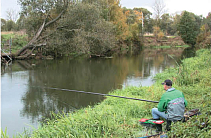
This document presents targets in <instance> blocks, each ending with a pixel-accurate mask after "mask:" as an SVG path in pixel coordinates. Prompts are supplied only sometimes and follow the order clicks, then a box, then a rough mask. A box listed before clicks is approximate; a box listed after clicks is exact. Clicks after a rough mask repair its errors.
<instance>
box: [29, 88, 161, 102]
mask: <svg viewBox="0 0 211 138" xmlns="http://www.w3.org/2000/svg"><path fill="white" fill-rule="evenodd" d="M32 87H39V88H44V89H51V90H61V91H69V92H78V93H85V94H93V95H101V96H111V97H118V98H124V99H131V100H137V101H145V102H151V103H159V101H152V100H145V99H138V98H131V97H124V96H117V95H110V94H103V93H94V92H85V91H78V90H69V89H62V88H52V87H40V86H32Z"/></svg>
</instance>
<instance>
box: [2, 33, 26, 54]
mask: <svg viewBox="0 0 211 138" xmlns="http://www.w3.org/2000/svg"><path fill="white" fill-rule="evenodd" d="M10 39H12V46H11V53H13V54H14V53H16V52H17V51H18V50H20V49H21V48H22V47H23V46H25V45H26V44H27V43H28V36H27V35H26V34H25V33H24V32H1V48H2V49H4V51H5V52H6V53H9V40H10Z"/></svg>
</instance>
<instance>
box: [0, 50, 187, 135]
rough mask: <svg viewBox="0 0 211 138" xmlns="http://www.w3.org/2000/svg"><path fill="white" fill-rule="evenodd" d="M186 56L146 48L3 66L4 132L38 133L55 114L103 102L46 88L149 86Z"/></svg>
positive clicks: (95, 97)
mask: <svg viewBox="0 0 211 138" xmlns="http://www.w3.org/2000/svg"><path fill="white" fill-rule="evenodd" d="M186 51H187V50H184V48H171V49H144V50H142V51H141V52H140V53H139V54H136V55H131V54H128V55H124V56H115V57H113V58H96V59H95V58H92V59H84V58H76V59H68V58H65V59H58V60H27V61H22V60H19V61H13V63H12V65H10V66H7V67H5V66H2V67H1V128H2V129H3V131H5V129H6V128H7V132H8V134H9V136H13V135H16V134H18V133H22V132H24V130H30V129H31V128H32V127H34V128H37V127H38V125H40V122H43V121H44V120H45V119H47V118H50V117H51V113H52V112H54V113H61V112H64V113H68V112H72V111H75V110H77V109H80V108H82V107H86V106H88V105H94V104H95V103H99V102H101V101H102V100H103V99H104V97H103V96H99V95H90V94H83V93H76V92H65V91H60V90H51V89H45V88H43V87H54V88H55V87H56V88H65V89H70V90H81V91H88V92H96V93H108V92H109V91H112V90H115V89H124V88H125V87H128V86H150V85H152V84H153V83H154V82H153V79H152V78H153V76H155V75H156V74H157V73H161V72H162V71H163V70H164V69H165V68H167V67H174V66H177V64H178V63H179V62H180V60H181V59H182V58H185V57H186V56H187V53H189V52H186ZM38 86H39V87H38ZM149 100H153V99H149Z"/></svg>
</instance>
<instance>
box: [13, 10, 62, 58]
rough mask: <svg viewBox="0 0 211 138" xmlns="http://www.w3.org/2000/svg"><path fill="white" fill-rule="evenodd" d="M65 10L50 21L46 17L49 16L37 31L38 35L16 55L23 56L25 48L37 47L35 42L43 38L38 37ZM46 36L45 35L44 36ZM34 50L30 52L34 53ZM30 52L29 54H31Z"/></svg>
mask: <svg viewBox="0 0 211 138" xmlns="http://www.w3.org/2000/svg"><path fill="white" fill-rule="evenodd" d="M64 11H65V10H63V11H62V12H61V13H60V14H59V15H58V16H57V17H56V18H55V19H53V20H51V21H49V22H47V23H46V19H47V17H46V18H45V20H44V22H43V24H42V25H41V26H40V28H39V30H38V31H37V33H36V35H35V36H34V37H33V39H32V40H31V41H30V42H29V43H28V44H27V45H26V46H24V47H23V48H22V49H20V50H19V51H18V52H17V53H16V54H15V56H21V55H22V53H24V51H25V50H27V49H29V48H32V47H34V48H33V49H32V51H33V50H34V49H35V47H36V45H34V43H35V42H37V41H38V40H41V39H38V37H39V36H40V35H41V33H42V31H43V29H45V28H46V27H47V26H49V25H50V24H52V23H54V22H56V21H57V20H58V19H59V18H60V17H61V16H62V14H63V13H64ZM44 38H45V37H44ZM32 51H31V52H30V53H32ZM29 55H30V54H27V55H26V57H27V56H29Z"/></svg>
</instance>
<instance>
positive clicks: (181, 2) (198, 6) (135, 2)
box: [1, 0, 211, 19]
mask: <svg viewBox="0 0 211 138" xmlns="http://www.w3.org/2000/svg"><path fill="white" fill-rule="evenodd" d="M17 1H18V0H1V18H4V19H7V16H6V11H7V10H9V9H13V10H15V11H17V12H18V11H20V5H18V2H17ZM163 1H164V3H165V5H166V9H167V12H168V13H175V12H181V11H183V10H186V11H189V12H193V13H195V14H196V15H203V16H204V17H206V16H207V15H208V13H209V12H211V0H163ZM154 2H155V0H120V4H121V5H122V7H127V8H131V9H132V8H134V7H137V8H140V7H143V8H146V9H148V10H149V11H151V12H152V13H153V10H152V8H151V7H152V6H153V4H154Z"/></svg>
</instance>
